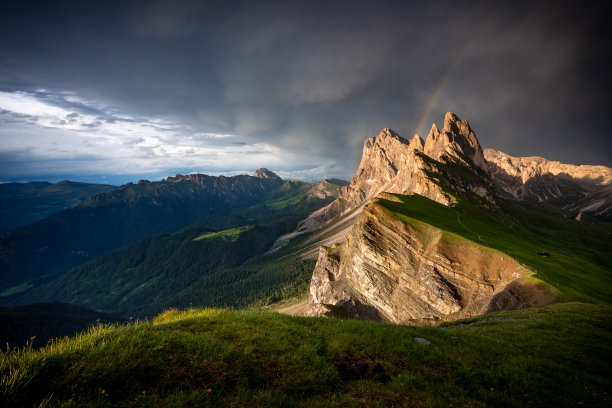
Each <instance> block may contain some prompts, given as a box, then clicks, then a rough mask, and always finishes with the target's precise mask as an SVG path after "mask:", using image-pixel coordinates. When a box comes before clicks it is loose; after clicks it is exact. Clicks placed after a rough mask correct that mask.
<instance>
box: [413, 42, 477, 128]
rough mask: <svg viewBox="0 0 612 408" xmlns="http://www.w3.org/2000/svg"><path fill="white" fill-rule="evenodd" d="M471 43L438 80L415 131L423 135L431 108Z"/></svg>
mask: <svg viewBox="0 0 612 408" xmlns="http://www.w3.org/2000/svg"><path fill="white" fill-rule="evenodd" d="M471 43H472V41H471V40H470V41H468V42H467V43H466V44H465V45H464V46H463V47H462V49H461V50H460V51H459V53H458V55H457V57H456V58H455V60H454V61H453V63H452V64H451V65H450V67H449V68H448V69H447V70H446V72H445V73H444V75H442V78H440V81H439V82H438V85H437V86H436V89H435V91H434V93H433V94H431V96H430V97H429V100H428V101H427V104H426V105H425V110H424V111H423V114H422V115H421V118H420V119H419V121H418V123H417V127H416V129H415V132H414V133H416V134H418V135H419V136H423V132H424V131H425V129H424V126H425V123H428V122H426V121H427V118H428V117H429V114H430V113H431V110H432V109H433V107H434V105H435V104H436V102H437V101H438V98H439V96H440V94H441V93H442V90H443V89H444V86H445V85H446V84H447V83H448V80H449V79H450V77H451V75H452V73H453V72H454V71H455V69H456V68H457V66H458V65H459V63H460V62H461V60H462V59H463V57H464V56H465V52H466V51H467V49H468V48H469V46H470V44H471ZM425 136H427V135H425Z"/></svg>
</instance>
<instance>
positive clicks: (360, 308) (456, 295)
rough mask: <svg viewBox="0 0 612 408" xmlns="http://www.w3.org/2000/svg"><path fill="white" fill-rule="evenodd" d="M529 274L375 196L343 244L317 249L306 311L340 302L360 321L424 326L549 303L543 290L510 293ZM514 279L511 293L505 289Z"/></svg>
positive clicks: (494, 253)
mask: <svg viewBox="0 0 612 408" xmlns="http://www.w3.org/2000/svg"><path fill="white" fill-rule="evenodd" d="M528 274H530V272H529V271H528V270H526V269H525V268H523V267H522V266H521V265H519V264H518V263H517V262H516V261H515V260H514V259H512V258H510V257H509V256H507V255H505V254H502V253H500V252H497V251H494V250H492V249H488V248H484V247H481V246H479V245H476V244H474V243H472V242H470V241H468V240H463V239H458V238H457V237H450V236H449V235H448V234H447V233H445V232H442V231H440V230H437V229H435V228H433V227H430V226H427V225H426V224H423V227H422V228H419V230H418V231H417V230H415V229H414V228H412V227H411V226H409V225H408V224H406V223H404V222H402V221H399V220H397V219H395V218H393V217H392V216H390V215H388V214H387V213H385V212H384V210H383V209H382V208H381V207H380V206H379V205H378V204H377V199H375V200H373V201H372V202H371V203H370V204H368V205H367V206H366V207H365V209H364V210H363V211H362V212H361V213H360V214H359V216H358V217H357V221H356V222H355V224H354V225H353V230H352V232H351V233H350V234H349V235H348V237H347V239H346V241H345V242H344V243H342V244H340V245H337V246H335V247H334V248H325V247H322V248H321V249H320V252H319V259H318V262H317V265H316V267H315V270H314V272H313V277H312V282H311V286H310V295H309V299H308V309H307V312H306V315H308V316H320V315H324V314H326V313H328V312H329V308H330V307H332V308H333V307H341V308H343V309H344V310H345V311H347V312H349V313H350V314H352V315H353V316H355V317H357V318H360V319H368V320H381V321H388V322H393V323H400V324H419V325H427V324H436V323H439V322H442V321H450V320H456V319H460V318H465V317H469V316H473V315H478V314H482V313H485V312H486V311H487V310H498V309H500V308H504V307H505V306H508V305H511V306H512V308H521V307H529V306H534V305H538V304H542V303H544V304H545V303H550V302H551V301H552V299H551V298H550V297H546V296H535V295H534V294H531V295H530V296H523V297H520V296H518V297H517V296H514V295H513V294H514V293H515V292H517V290H516V286H517V285H519V283H518V282H519V280H520V278H521V277H523V276H526V275H528ZM511 283H513V286H511V287H510V288H512V289H513V290H514V292H512V291H508V290H506V289H507V287H508V285H509V284H511ZM532 290H534V291H536V292H537V289H532ZM520 293H523V292H520ZM494 300H496V301H494ZM512 302H514V303H512ZM326 305H327V306H326Z"/></svg>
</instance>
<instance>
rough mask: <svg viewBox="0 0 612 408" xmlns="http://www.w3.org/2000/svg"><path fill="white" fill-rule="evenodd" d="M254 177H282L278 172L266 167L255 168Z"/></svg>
mask: <svg viewBox="0 0 612 408" xmlns="http://www.w3.org/2000/svg"><path fill="white" fill-rule="evenodd" d="M253 177H258V178H262V179H280V177H278V176H277V175H276V173H274V172H272V171H270V170H268V169H266V168H265V167H262V168H261V169H257V170H255V172H254V173H253Z"/></svg>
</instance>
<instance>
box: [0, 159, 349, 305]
mask: <svg viewBox="0 0 612 408" xmlns="http://www.w3.org/2000/svg"><path fill="white" fill-rule="evenodd" d="M342 184H346V182H341V181H337V180H324V181H321V182H319V183H316V184H313V185H311V184H308V183H305V182H301V181H296V180H289V181H284V180H282V179H281V178H280V177H278V176H277V175H276V174H274V173H273V172H271V171H268V170H267V169H259V170H257V171H256V172H255V173H254V175H253V176H247V175H241V176H234V177H224V176H219V177H212V176H206V175H202V174H192V175H188V176H182V175H177V176H175V177H168V178H167V179H165V180H162V181H160V182H147V181H140V182H139V183H138V184H132V183H129V184H127V185H124V186H121V187H119V188H116V189H114V190H111V191H108V192H105V193H100V194H96V195H93V196H91V197H90V198H88V199H87V200H85V201H84V202H82V203H81V204H79V205H77V206H75V207H73V208H70V209H66V210H63V211H60V212H57V213H55V214H53V215H51V216H49V217H47V218H45V219H43V220H40V221H38V222H36V223H34V224H31V225H28V226H25V227H22V228H19V229H16V230H12V231H9V232H8V233H6V234H5V235H4V236H2V237H1V238H0V245H1V246H0V273H1V277H2V281H1V283H0V288H1V289H0V304H5V305H6V304H23V303H31V302H38V301H41V300H43V299H47V298H53V299H54V300H61V301H77V300H76V299H78V301H79V302H80V303H85V304H87V303H88V301H83V298H80V297H79V296H77V295H66V294H65V295H62V296H60V295H59V294H58V292H57V290H54V291H52V290H50V289H49V291H46V289H45V290H43V289H39V290H38V289H37V287H38V286H40V285H45V284H47V283H48V282H53V281H55V280H56V279H58V278H61V277H62V276H63V275H64V274H66V273H67V272H68V271H70V270H71V269H72V268H74V267H76V266H78V265H82V264H84V263H86V262H88V261H91V260H93V259H94V258H96V257H98V256H100V255H103V254H105V253H108V252H110V251H114V250H117V249H119V248H125V247H128V246H130V245H132V244H135V243H137V242H139V241H141V240H143V239H149V241H146V242H143V243H140V244H138V245H137V246H135V247H133V248H132V247H129V248H126V250H125V251H124V252H122V254H126V255H125V256H124V258H125V257H127V258H125V259H126V260H125V262H127V264H126V265H130V268H136V267H142V265H139V264H138V262H137V261H136V260H134V259H132V258H130V257H133V256H135V255H134V254H141V253H142V249H139V248H147V249H145V252H149V251H153V253H154V255H156V257H155V258H154V259H156V260H157V261H156V262H154V263H153V265H151V264H150V263H149V264H146V268H145V269H144V270H141V269H139V272H130V271H131V269H130V271H128V272H129V273H131V275H129V276H123V277H122V279H123V280H117V279H114V278H112V277H117V276H118V275H117V274H118V273H120V272H119V270H117V267H118V266H117V262H116V261H117V260H119V259H120V258H121V256H123V255H117V254H115V255H111V256H109V257H106V258H103V259H102V260H100V261H97V263H96V265H98V266H97V267H94V268H93V269H95V271H96V272H95V273H96V274H98V275H92V276H90V278H91V279H93V278H94V276H97V278H96V279H94V280H91V279H90V280H88V279H82V280H81V281H79V282H77V283H72V284H71V285H65V286H61V285H60V288H62V289H63V290H64V293H65V291H67V290H68V289H69V288H70V289H73V290H76V288H77V287H78V286H81V292H80V293H83V289H82V286H83V285H85V286H86V285H88V284H91V285H93V287H92V290H94V291H95V290H98V291H101V292H105V291H111V292H113V293H115V292H116V290H117V288H116V286H117V285H118V284H119V282H120V281H121V282H123V287H122V288H121V290H119V292H118V293H121V294H122V296H124V295H125V296H127V292H130V291H134V290H136V289H138V287H140V286H141V285H144V286H142V287H140V289H138V290H136V292H138V295H139V296H141V297H142V296H145V294H146V293H152V291H154V289H155V288H158V287H160V285H162V283H167V282H168V281H173V282H177V280H176V279H174V278H176V276H177V275H182V276H183V278H181V279H179V280H178V281H179V282H181V283H179V284H178V286H177V287H173V289H172V294H173V295H178V293H179V292H180V291H181V290H182V289H183V288H184V287H185V286H186V285H187V284H188V283H193V281H194V280H197V276H195V275H194V273H196V272H194V269H193V268H194V267H195V266H192V265H189V262H191V261H193V260H194V259H196V258H197V257H200V258H201V257H204V258H203V259H202V262H204V263H205V264H206V265H208V266H207V268H208V271H209V272H210V268H213V266H214V267H215V268H217V267H218V268H220V267H225V268H229V267H234V266H237V265H239V264H240V263H242V262H244V261H245V259H246V258H248V257H250V256H254V255H256V254H259V253H261V252H265V251H266V250H267V249H268V248H269V246H270V245H271V244H272V242H273V241H274V239H275V238H276V236H277V235H279V234H281V233H283V232H288V231H289V230H290V229H292V228H293V227H294V225H295V223H297V221H299V220H300V219H302V218H304V217H305V216H306V215H308V214H309V213H310V212H312V211H313V210H316V209H318V208H320V207H321V206H323V205H325V204H327V203H329V202H330V201H333V200H334V199H335V197H336V196H337V193H338V191H339V189H340V187H341V185H342ZM215 215H219V216H221V215H225V216H226V215H233V217H234V218H235V219H233V220H232V221H229V222H228V221H227V218H225V219H224V220H223V221H218V220H219V218H215V217H212V218H211V216H215ZM272 216H274V217H276V218H275V219H270V221H269V222H268V223H267V225H265V226H257V225H258V221H257V220H259V219H262V218H265V217H272ZM215 220H217V221H215ZM236 220H239V221H236ZM288 220H289V221H288ZM291 220H293V221H291ZM198 221H199V223H198ZM288 222H289V223H291V222H293V224H291V225H288V226H287V223H288ZM193 223H195V224H193ZM190 224H193V225H191V226H190V227H189V228H187V230H188V231H187V232H185V233H179V234H178V235H171V236H170V237H168V238H165V237H156V238H151V237H155V236H157V235H159V234H171V233H174V232H176V231H179V230H181V229H183V228H186V227H187V226H189V225H190ZM246 225H248V226H250V227H253V228H250V227H249V228H248V229H246V230H244V231H240V233H239V234H237V236H241V235H242V233H244V235H245V236H246V237H250V238H252V239H253V242H251V241H249V240H248V238H244V237H241V238H240V239H236V240H234V241H231V240H230V241H227V240H223V239H221V240H220V241H219V244H220V245H225V246H223V250H219V249H218V248H217V252H214V253H209V252H206V251H213V249H205V248H208V247H210V248H212V247H213V246H214V245H215V243H216V242H217V241H216V240H214V239H213V240H211V239H207V240H202V242H197V243H194V244H188V243H189V242H191V239H192V238H194V237H192V236H191V235H190V234H199V235H201V234H204V233H207V232H217V231H219V230H223V229H227V228H234V227H241V226H246ZM279 228H280V229H279ZM194 231H195V232H194ZM262 234H263V235H262ZM270 234H272V235H271V236H270ZM245 240H246V241H247V242H245ZM270 240H271V241H270ZM183 241H185V242H186V244H185V245H186V248H187V249H185V250H186V251H187V253H189V251H192V252H193V251H195V252H193V254H192V255H193V256H192V255H186V256H185V257H181V256H180V254H183V255H184V254H185V252H184V251H183V252H180V251H179V252H178V253H175V252H174V251H175V250H178V248H179V247H181V244H180V243H181V242H183ZM268 241H270V242H269V245H268V244H266V243H267V242H268ZM194 245H195V247H194ZM228 245H229V247H228ZM232 245H235V246H237V247H235V248H234V249H232V250H230V249H231V248H230V247H231V246H232ZM223 251H226V252H227V255H223V253H224V252H223ZM239 252H240V253H244V255H243V256H238V255H236V254H237V253H239ZM206 254H208V255H206ZM138 256H140V258H138V259H144V258H143V255H138ZM245 257H246V258H245ZM217 258H218V259H217ZM223 259H226V260H223ZM108 261H110V262H111V263H110V264H108V265H106V264H105V262H108ZM122 262H123V261H120V262H119V264H122ZM194 262H195V261H194ZM177 263H180V264H181V265H184V266H185V268H186V269H181V270H177V269H176V268H175V266H176V264H177ZM101 264H103V265H106V266H107V268H106V269H105V268H102V269H100V267H99V265H101ZM173 265H175V266H173ZM164 268H165V269H164ZM128 269H129V268H128ZM196 269H197V268H196ZM187 270H189V271H187ZM82 271H83V270H82V269H80V270H79V271H78V272H75V273H77V274H82ZM100 274H101V275H100ZM156 274H161V275H163V274H166V275H164V276H165V277H164V278H162V277H161V275H156ZM168 274H169V275H168ZM185 274H187V275H189V276H190V278H187V277H186V275H185ZM70 276H75V275H74V274H71V275H70ZM78 276H81V275H78ZM173 277H174V278H173ZM66 279H70V278H69V277H67V278H66ZM106 279H110V280H108V281H106ZM147 279H151V280H153V281H154V282H157V283H158V284H157V285H155V284H153V282H149V281H147ZM154 279H156V280H154ZM62 282H65V281H62ZM103 282H107V283H108V285H109V286H104V285H105V284H104V283H103ZM136 283H137V285H136V287H134V286H132V285H134V284H136ZM55 285H56V286H55V287H57V284H55ZM126 285H127V286H126ZM181 285H182V286H181ZM145 286H147V287H148V288H147V289H146V290H143V288H144V287H145ZM169 287H170V286H164V288H165V290H167V289H168V288H169ZM45 288H50V287H47V286H45ZM36 294H38V295H36ZM56 295H57V296H56ZM132 295H134V293H132ZM83 296H84V298H85V299H89V304H90V305H91V304H93V305H95V306H96V307H97V308H100V309H107V310H109V309H112V310H114V311H116V312H122V313H132V312H136V311H141V310H143V304H136V303H137V302H136V301H134V300H129V301H126V300H125V299H124V300H123V301H120V300H121V299H118V298H115V297H113V295H112V293H105V295H104V298H105V299H107V300H108V299H112V307H111V306H109V304H108V303H106V304H105V303H104V302H103V301H102V300H97V301H96V300H95V299H96V298H95V296H93V294H92V292H86V293H85V294H84V295H83ZM145 297H146V296H145ZM126 302H127V303H128V304H130V305H132V306H130V307H126V308H120V307H119V305H122V304H125V303H126ZM145 303H146V304H147V305H149V304H150V303H151V301H150V300H147V301H146V302H145ZM160 304H161V302H160ZM156 311H157V310H156Z"/></svg>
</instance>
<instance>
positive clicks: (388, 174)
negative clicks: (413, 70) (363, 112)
mask: <svg viewBox="0 0 612 408" xmlns="http://www.w3.org/2000/svg"><path fill="white" fill-rule="evenodd" d="M423 154H424V155H426V156H428V157H430V158H433V159H435V160H437V161H442V162H446V161H450V162H458V163H461V164H463V165H465V166H473V165H476V166H477V167H478V168H479V169H482V170H483V171H484V170H485V169H486V162H485V159H484V156H483V152H482V148H481V147H480V144H479V143H478V139H476V136H475V135H474V132H473V131H472V129H471V128H470V125H469V123H468V122H467V121H465V120H464V121H462V120H461V119H459V118H458V117H457V116H456V115H455V114H453V113H451V112H449V113H447V114H446V116H445V117H444V127H443V128H442V130H438V127H437V126H436V124H435V123H434V124H433V126H432V128H431V131H430V132H429V135H428V136H427V139H426V141H425V142H423V139H421V137H420V136H419V135H414V137H413V138H412V139H411V140H407V139H404V138H402V137H400V136H399V135H398V134H397V133H396V132H394V131H393V130H391V129H383V130H382V131H381V132H380V133H379V134H378V136H376V137H372V138H369V139H366V141H365V142H364V145H363V154H362V156H361V163H360V165H359V168H358V169H357V172H356V173H355V176H353V178H352V179H351V183H350V184H349V185H348V186H346V187H343V188H342V190H341V191H340V194H339V196H338V199H336V200H335V201H334V202H332V203H331V204H329V205H328V206H327V207H324V208H322V209H320V210H318V211H317V212H315V213H313V214H311V215H310V217H308V218H307V219H306V220H304V221H303V222H302V223H301V224H300V225H299V226H298V231H301V232H309V231H314V230H316V229H319V228H321V227H322V226H323V225H325V224H326V223H328V222H329V221H330V220H333V219H335V218H337V217H339V216H343V215H346V214H348V213H350V212H358V211H361V209H362V208H363V206H364V205H365V204H366V203H367V202H368V201H369V200H371V199H372V198H373V197H375V196H376V195H377V194H378V193H380V192H382V191H386V192H393V193H400V194H411V193H417V194H420V195H422V196H425V197H428V198H431V199H432V200H434V201H437V202H439V203H442V204H445V205H449V204H451V203H452V202H453V199H452V197H451V196H449V195H448V194H447V193H446V192H445V191H444V190H443V189H442V188H440V187H439V186H438V185H437V184H435V183H432V182H431V180H430V175H429V174H428V172H429V171H430V169H429V167H430V165H429V164H428V163H427V157H424V156H423ZM479 191H480V192H479V194H482V195H485V194H486V192H483V191H482V190H481V189H479Z"/></svg>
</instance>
